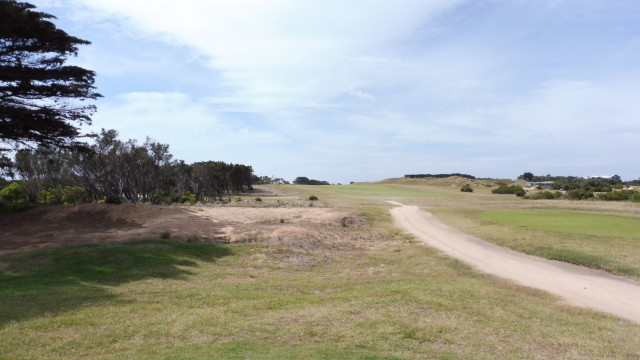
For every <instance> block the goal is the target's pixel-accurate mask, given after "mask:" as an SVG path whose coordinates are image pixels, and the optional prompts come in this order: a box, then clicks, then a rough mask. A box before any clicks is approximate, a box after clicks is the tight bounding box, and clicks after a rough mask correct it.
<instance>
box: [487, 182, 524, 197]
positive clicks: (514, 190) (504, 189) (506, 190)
mask: <svg viewBox="0 0 640 360" xmlns="http://www.w3.org/2000/svg"><path fill="white" fill-rule="evenodd" d="M491 192H492V193H494V194H514V195H516V196H524V195H525V194H526V191H524V189H523V188H522V186H519V185H511V186H508V185H506V184H500V187H498V188H497V189H493V190H491Z"/></svg>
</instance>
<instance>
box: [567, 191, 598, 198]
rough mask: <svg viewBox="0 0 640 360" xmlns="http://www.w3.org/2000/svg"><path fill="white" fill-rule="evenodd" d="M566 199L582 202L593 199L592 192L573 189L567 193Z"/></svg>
mask: <svg viewBox="0 0 640 360" xmlns="http://www.w3.org/2000/svg"><path fill="white" fill-rule="evenodd" d="M567 198H568V199H571V200H584V199H590V198H593V191H590V190H586V189H573V190H569V191H567Z"/></svg>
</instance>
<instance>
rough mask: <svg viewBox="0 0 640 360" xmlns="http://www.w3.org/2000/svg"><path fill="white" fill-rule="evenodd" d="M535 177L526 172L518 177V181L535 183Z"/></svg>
mask: <svg viewBox="0 0 640 360" xmlns="http://www.w3.org/2000/svg"><path fill="white" fill-rule="evenodd" d="M533 178H534V175H533V173H530V172H526V173H524V174H522V175H520V176H518V179H521V180H524V181H533Z"/></svg>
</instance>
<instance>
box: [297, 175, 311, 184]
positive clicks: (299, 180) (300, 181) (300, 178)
mask: <svg viewBox="0 0 640 360" xmlns="http://www.w3.org/2000/svg"><path fill="white" fill-rule="evenodd" d="M293 183H294V184H296V185H307V184H309V178H308V177H306V176H298V177H297V178H296V179H295V180H293Z"/></svg>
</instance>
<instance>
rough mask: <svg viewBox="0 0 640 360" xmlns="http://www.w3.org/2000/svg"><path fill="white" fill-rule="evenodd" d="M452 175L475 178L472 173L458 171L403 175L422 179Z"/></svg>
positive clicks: (442, 177)
mask: <svg viewBox="0 0 640 360" xmlns="http://www.w3.org/2000/svg"><path fill="white" fill-rule="evenodd" d="M453 176H458V177H463V178H467V179H471V180H473V179H475V178H476V177H475V176H472V175H467V174H459V173H453V174H413V175H405V176H404V177H406V178H410V179H423V178H439V179H444V178H448V177H453Z"/></svg>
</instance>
